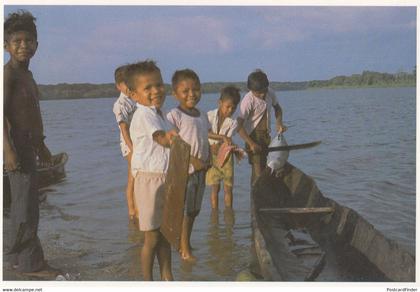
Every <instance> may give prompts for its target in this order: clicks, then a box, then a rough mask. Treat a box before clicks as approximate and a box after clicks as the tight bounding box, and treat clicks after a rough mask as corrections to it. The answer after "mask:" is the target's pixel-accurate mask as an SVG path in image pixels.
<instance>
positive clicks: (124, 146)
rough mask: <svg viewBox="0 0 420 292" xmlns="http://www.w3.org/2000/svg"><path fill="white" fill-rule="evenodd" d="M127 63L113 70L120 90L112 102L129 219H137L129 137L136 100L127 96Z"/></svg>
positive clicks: (131, 149)
mask: <svg viewBox="0 0 420 292" xmlns="http://www.w3.org/2000/svg"><path fill="white" fill-rule="evenodd" d="M127 68H128V65H124V66H120V67H118V68H117V69H116V70H115V73H114V77H115V86H116V87H117V89H118V90H119V91H120V96H119V97H118V99H117V100H116V101H115V103H114V107H113V109H112V110H113V112H114V114H115V118H116V120H117V123H118V128H119V129H120V146H121V153H122V155H123V157H124V158H125V159H127V164H128V173H127V188H126V196H127V208H128V217H129V219H130V221H132V222H137V221H138V216H139V214H138V210H137V207H136V204H135V202H134V196H133V193H134V178H133V176H132V174H131V155H132V153H133V143H132V141H131V138H130V130H129V129H130V123H131V119H132V117H133V114H134V111H135V110H136V102H135V101H134V100H132V99H131V98H130V97H129V90H128V88H127V84H126V71H127Z"/></svg>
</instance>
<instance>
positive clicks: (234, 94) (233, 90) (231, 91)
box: [220, 85, 241, 105]
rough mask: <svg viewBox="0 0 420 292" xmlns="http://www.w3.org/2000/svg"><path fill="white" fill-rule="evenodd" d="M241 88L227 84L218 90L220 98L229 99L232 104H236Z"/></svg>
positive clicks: (239, 99) (238, 100)
mask: <svg viewBox="0 0 420 292" xmlns="http://www.w3.org/2000/svg"><path fill="white" fill-rule="evenodd" d="M240 92H241V90H240V89H239V88H237V87H236V86H233V85H228V86H225V87H223V88H222V90H221V91H220V100H221V101H225V100H231V101H232V102H233V104H235V105H238V104H239V102H240V101H241V93H240Z"/></svg>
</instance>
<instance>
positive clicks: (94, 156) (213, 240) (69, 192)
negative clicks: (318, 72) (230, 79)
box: [40, 88, 416, 281]
mask: <svg viewBox="0 0 420 292" xmlns="http://www.w3.org/2000/svg"><path fill="white" fill-rule="evenodd" d="M278 99H279V101H280V103H281V105H282V107H283V111H284V120H285V122H286V124H288V125H289V126H290V128H289V130H288V131H287V132H286V134H285V136H286V139H287V140H288V142H289V144H295V143H304V142H310V141H313V140H322V141H323V143H322V144H321V145H320V146H318V147H317V148H313V149H308V150H301V151H296V152H292V153H291V154H290V157H289V161H290V162H291V163H293V164H294V165H296V166H297V167H299V168H300V169H302V170H303V171H305V172H306V173H307V174H309V175H311V176H313V177H314V178H315V180H316V181H317V184H318V186H319V188H320V189H321V190H322V192H323V193H324V195H326V196H328V197H331V198H333V199H334V200H337V201H338V202H340V203H342V204H345V205H347V206H349V207H351V208H353V209H355V210H357V211H358V212H359V213H360V214H362V215H363V216H364V217H365V218H366V219H367V220H369V221H370V222H371V223H373V224H374V225H375V226H376V227H377V228H378V229H379V230H381V231H382V232H383V233H384V234H385V235H386V236H388V237H389V238H392V239H395V240H397V241H398V242H399V243H400V244H401V245H403V246H405V247H406V248H407V249H408V250H409V251H411V252H412V253H413V254H414V253H415V202H416V201H415V194H416V189H415V182H416V181H415V174H416V173H415V170H416V169H415V166H416V156H415V154H416V143H415V142H416V97H415V89H414V88H395V89H394V88H391V89H347V90H317V91H294V92H280V93H278ZM216 101H217V95H215V94H212V95H204V96H203V97H202V100H201V102H200V104H199V106H200V108H201V109H203V110H210V109H213V108H214V107H215V106H216V104H217V103H216ZM113 102H114V99H90V100H66V101H44V102H41V107H42V110H43V116H44V124H45V128H46V134H47V136H48V138H47V141H46V142H47V145H49V147H50V149H51V151H52V152H54V153H57V152H62V151H65V152H67V153H68V154H69V156H70V159H69V161H68V163H67V166H66V169H67V178H66V180H65V181H64V182H62V183H60V184H59V185H57V186H54V187H53V188H52V190H51V192H50V193H49V195H48V198H47V200H46V202H44V203H43V204H42V206H41V222H40V237H41V240H42V241H43V242H44V243H45V244H46V243H47V242H48V246H49V249H48V257H49V260H50V261H51V262H52V263H53V264H55V265H56V266H59V267H63V268H67V269H68V270H69V271H71V272H76V273H80V279H81V280H140V279H141V275H140V274H141V273H140V267H139V266H140V264H139V251H140V246H141V245H140V242H141V239H142V238H141V237H142V235H141V234H140V233H139V232H137V231H136V230H135V229H134V228H133V227H132V226H130V225H128V224H127V209H126V201H125V195H124V189H125V181H126V176H127V174H126V172H127V170H126V161H125V160H124V159H123V158H122V157H121V154H120V150H119V143H118V139H119V135H118V128H117V125H116V123H115V119H114V116H113V113H112V105H113ZM174 105H175V103H174V101H173V98H172V97H170V96H168V97H167V101H166V105H165V107H166V108H167V109H170V108H171V107H173V106H174ZM235 171H236V173H235V175H236V177H235V187H234V210H233V212H227V211H224V208H223V206H221V207H220V208H219V211H218V212H211V210H210V202H209V189H207V190H206V194H205V200H204V202H203V209H202V212H201V214H200V215H199V217H198V218H197V220H196V223H195V226H194V230H193V233H192V245H193V247H194V253H195V255H196V256H197V257H198V262H197V263H196V264H195V265H189V264H185V263H182V262H180V260H179V256H178V255H177V253H175V252H173V271H174V276H175V279H176V280H196V281H206V280H216V281H230V280H234V279H235V277H236V275H237V274H238V273H239V272H240V271H242V270H245V269H248V268H249V266H250V263H251V261H252V256H251V251H252V248H251V228H250V213H249V175H250V172H249V166H248V164H247V162H246V161H244V162H242V163H241V164H240V165H239V166H238V167H237V168H236V170H235ZM221 202H223V201H221ZM219 203H220V202H219ZM156 266H157V265H156ZM156 268H157V267H156ZM158 275H159V274H158V271H157V269H155V277H156V278H158Z"/></svg>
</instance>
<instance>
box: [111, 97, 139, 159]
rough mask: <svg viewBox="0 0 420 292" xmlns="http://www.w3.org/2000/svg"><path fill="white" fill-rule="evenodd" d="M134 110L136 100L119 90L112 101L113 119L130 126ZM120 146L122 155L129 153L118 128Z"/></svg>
mask: <svg viewBox="0 0 420 292" xmlns="http://www.w3.org/2000/svg"><path fill="white" fill-rule="evenodd" d="M135 110H136V102H135V101H134V100H132V99H131V98H129V97H128V96H127V95H125V94H124V93H122V92H121V94H120V96H119V97H118V99H117V100H116V101H115V103H114V107H113V108H112V111H113V112H114V114H115V119H116V120H117V123H118V125H119V124H120V123H121V122H124V123H126V124H127V125H128V126H130V123H131V119H132V118H133V114H134V111H135ZM120 146H121V153H122V155H123V156H127V154H128V153H130V148H128V146H127V143H125V140H124V137H123V135H122V133H121V130H120Z"/></svg>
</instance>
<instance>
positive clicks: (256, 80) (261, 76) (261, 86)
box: [247, 69, 269, 91]
mask: <svg viewBox="0 0 420 292" xmlns="http://www.w3.org/2000/svg"><path fill="white" fill-rule="evenodd" d="M268 84H269V82H268V78H267V74H265V73H264V72H263V71H262V70H261V69H257V70H255V71H254V72H252V73H251V74H249V75H248V83H247V87H248V89H249V90H255V91H264V90H267V88H268Z"/></svg>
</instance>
